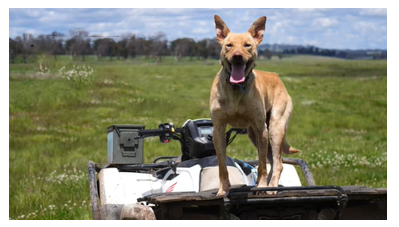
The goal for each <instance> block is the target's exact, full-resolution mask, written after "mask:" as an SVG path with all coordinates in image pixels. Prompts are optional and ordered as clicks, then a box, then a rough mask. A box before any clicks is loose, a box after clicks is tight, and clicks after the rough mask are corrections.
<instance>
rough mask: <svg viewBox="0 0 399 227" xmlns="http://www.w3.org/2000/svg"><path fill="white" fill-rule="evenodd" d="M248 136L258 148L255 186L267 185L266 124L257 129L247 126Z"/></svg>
mask: <svg viewBox="0 0 399 227" xmlns="http://www.w3.org/2000/svg"><path fill="white" fill-rule="evenodd" d="M248 137H249V139H250V140H251V142H252V143H253V144H254V145H255V147H256V149H257V150H258V179H257V180H256V185H257V187H267V181H266V177H267V169H266V156H267V152H268V146H269V145H268V137H269V135H268V130H267V127H266V124H264V127H261V128H260V129H258V130H254V129H253V128H252V127H249V128H248Z"/></svg>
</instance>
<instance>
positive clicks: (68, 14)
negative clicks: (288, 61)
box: [9, 4, 388, 49]
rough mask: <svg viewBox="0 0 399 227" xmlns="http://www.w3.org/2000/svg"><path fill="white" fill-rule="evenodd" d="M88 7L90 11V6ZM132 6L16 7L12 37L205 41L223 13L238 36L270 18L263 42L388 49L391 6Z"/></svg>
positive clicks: (212, 34) (12, 11)
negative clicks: (78, 33) (80, 34)
mask: <svg viewBox="0 0 399 227" xmlns="http://www.w3.org/2000/svg"><path fill="white" fill-rule="evenodd" d="M22 5H24V4H22ZM28 5H29V4H27V6H28ZM31 5H35V4H31ZM113 5H115V4H113ZM118 5H121V4H118ZM19 7H20V6H19ZM71 7H72V5H71ZM82 7H87V4H85V5H82ZM127 7H129V8H96V9H94V8H12V7H10V8H9V37H10V38H15V37H16V36H20V35H22V34H23V33H24V32H26V33H31V34H33V35H34V36H38V35H45V34H50V33H51V32H53V31H57V32H61V33H63V34H66V35H68V34H69V30H73V29H76V28H82V29H84V30H86V31H88V32H89V35H101V36H121V35H124V34H136V35H141V36H146V37H148V36H150V35H153V34H155V33H158V32H163V33H165V34H166V38H167V39H168V40H169V41H172V40H174V39H176V38H183V37H188V38H193V39H195V40H200V39H204V38H214V37H215V30H214V21H213V15H215V14H217V15H219V16H220V17H221V18H222V19H223V20H224V21H225V22H226V24H227V26H228V27H229V28H230V30H231V31H232V32H237V33H238V32H244V31H247V30H248V28H249V27H250V26H251V24H252V23H253V22H254V21H255V20H256V19H257V18H259V17H261V16H267V22H266V32H265V36H264V40H263V42H262V43H263V44H266V43H268V44H293V45H314V46H317V47H321V48H331V49H387V30H388V29H387V20H388V19H387V8H386V7H373V8H279V7H278V8H227V9H226V8H189V7H184V8H135V7H134V6H130V5H129V6H127ZM146 7H151V6H146Z"/></svg>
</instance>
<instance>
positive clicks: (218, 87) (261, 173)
mask: <svg viewBox="0 0 399 227" xmlns="http://www.w3.org/2000/svg"><path fill="white" fill-rule="evenodd" d="M214 19H215V25H216V36H217V37H216V39H217V41H218V42H219V43H220V44H221V46H222V50H221V53H220V58H221V65H222V68H221V70H220V71H219V73H218V74H217V75H216V77H215V80H214V81H213V84H212V88H211V94H210V111H211V119H212V123H213V127H214V131H213V142H214V145H215V149H216V154H217V159H218V163H219V180H220V184H219V191H218V193H217V196H222V195H225V194H226V192H227V191H228V190H229V186H230V185H229V184H230V183H229V177H228V171H227V167H226V139H225V131H226V127H227V125H230V126H232V127H235V128H246V129H247V131H248V137H249V139H250V140H251V142H252V143H253V144H254V145H255V147H256V148H257V150H258V161H259V166H258V179H257V187H277V186H278V181H279V179H280V175H281V172H282V170H283V165H282V157H281V152H282V151H283V152H284V153H287V154H291V153H297V152H298V150H297V149H295V148H292V147H290V146H289V145H288V144H287V143H286V141H285V134H286V130H287V127H288V121H289V118H290V116H291V111H292V100H291V97H290V96H289V95H288V93H287V90H286V89H285V87H284V84H283V83H282V81H281V80H280V79H279V76H278V75H277V74H276V73H270V72H263V71H259V70H253V68H254V67H255V61H256V59H257V49H256V48H257V46H258V45H259V44H260V43H261V42H262V40H263V34H264V32H265V24H266V17H265V16H264V17H260V18H259V19H257V20H256V21H255V22H254V23H253V25H252V26H251V27H250V28H249V30H248V32H247V33H239V34H234V33H231V32H230V30H229V28H228V27H227V26H226V24H225V23H224V21H223V20H222V19H221V18H220V17H219V16H217V15H215V18H214ZM268 150H271V151H270V152H269V153H268ZM266 158H267V159H268V160H269V162H270V164H271V172H270V173H269V175H268V174H267V170H266ZM266 178H267V179H266Z"/></svg>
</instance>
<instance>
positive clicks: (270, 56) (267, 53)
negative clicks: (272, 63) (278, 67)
mask: <svg viewBox="0 0 399 227" xmlns="http://www.w3.org/2000/svg"><path fill="white" fill-rule="evenodd" d="M263 55H264V56H265V57H266V59H267V60H270V59H271V58H272V56H273V53H272V52H271V51H270V50H269V49H266V50H265V52H264V53H263Z"/></svg>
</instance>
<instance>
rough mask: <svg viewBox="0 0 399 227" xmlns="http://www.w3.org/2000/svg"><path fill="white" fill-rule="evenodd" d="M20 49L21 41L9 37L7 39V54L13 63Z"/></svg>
mask: <svg viewBox="0 0 399 227" xmlns="http://www.w3.org/2000/svg"><path fill="white" fill-rule="evenodd" d="M21 49H22V46H21V43H19V42H17V41H15V40H13V39H11V38H9V39H8V54H9V55H8V56H9V59H10V60H11V63H12V64H13V63H15V58H16V57H17V56H18V53H20V52H21Z"/></svg>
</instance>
